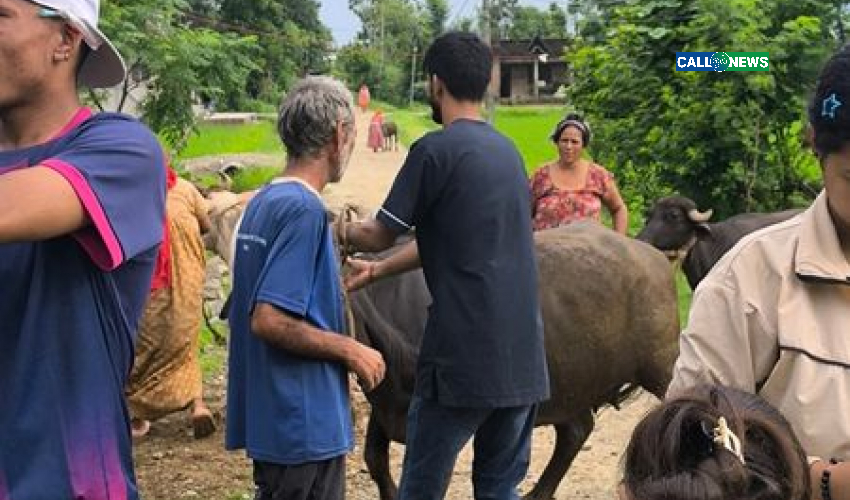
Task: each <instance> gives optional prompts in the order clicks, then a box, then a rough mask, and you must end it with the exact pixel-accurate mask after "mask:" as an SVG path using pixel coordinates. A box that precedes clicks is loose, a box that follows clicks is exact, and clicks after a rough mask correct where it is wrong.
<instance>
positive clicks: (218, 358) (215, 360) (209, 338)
mask: <svg viewBox="0 0 850 500" xmlns="http://www.w3.org/2000/svg"><path fill="white" fill-rule="evenodd" d="M214 325H215V328H216V329H217V330H218V331H219V332H221V333H222V334H223V335H227V323H225V322H222V321H215V322H214ZM200 345H201V356H200V361H201V373H203V376H204V380H208V379H209V378H210V377H213V376H216V375H219V374H221V372H222V370H223V369H224V363H225V361H226V359H227V349H226V346H223V345H220V344H219V343H218V342H216V339H215V336H214V335H213V333H212V332H211V331H210V330H209V328H208V327H207V325H202V326H201V334H200Z"/></svg>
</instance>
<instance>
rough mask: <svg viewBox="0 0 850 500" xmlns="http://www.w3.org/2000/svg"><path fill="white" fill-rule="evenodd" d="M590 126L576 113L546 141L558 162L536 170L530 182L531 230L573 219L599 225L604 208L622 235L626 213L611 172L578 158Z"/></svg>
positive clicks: (555, 225)
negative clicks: (548, 142)
mask: <svg viewBox="0 0 850 500" xmlns="http://www.w3.org/2000/svg"><path fill="white" fill-rule="evenodd" d="M590 135H591V134H590V127H589V126H588V125H587V123H586V122H585V121H584V120H583V119H582V117H581V116H579V115H576V114H569V115H567V116H566V117H565V118H564V119H563V120H561V121H560V122H558V124H557V125H555V130H553V131H552V135H551V136H550V139H551V140H552V142H553V143H555V146H556V147H557V148H558V160H557V161H554V162H550V163H547V164H545V165H543V166H542V167H540V168H538V169H537V171H536V172H535V173H534V175H532V177H531V181H530V188H531V199H532V204H533V206H532V216H533V217H534V230H535V231H540V230H541V229H549V228H553V227H558V226H563V225H566V224H569V223H570V222H574V221H577V220H583V219H590V220H594V221H596V222H601V211H602V206H603V205H604V206H605V208H606V209H608V212H610V214H611V218H612V219H613V223H614V230H615V231H617V232H618V233H620V234H626V230H627V229H628V227H629V213H628V209H627V208H626V204H625V202H623V197H622V196H620V191H619V190H618V189H617V184H616V183H615V182H614V176H613V175H612V174H611V172H609V171H607V170H605V168H604V167H602V166H601V165H597V164H596V163H593V162H592V161H589V160H586V159H584V158H582V151H584V148H586V147H587V146H588V145H589V144H590Z"/></svg>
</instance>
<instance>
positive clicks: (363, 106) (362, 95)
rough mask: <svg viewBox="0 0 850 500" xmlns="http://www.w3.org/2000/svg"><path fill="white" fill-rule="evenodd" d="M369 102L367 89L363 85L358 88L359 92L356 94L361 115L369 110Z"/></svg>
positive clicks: (369, 97)
mask: <svg viewBox="0 0 850 500" xmlns="http://www.w3.org/2000/svg"><path fill="white" fill-rule="evenodd" d="M370 100H371V96H370V94H369V87H367V86H366V84H365V83H364V84H363V85H361V86H360V90H359V91H358V92H357V106H359V107H360V112H361V113H364V114H365V113H366V110H367V109H369V101H370Z"/></svg>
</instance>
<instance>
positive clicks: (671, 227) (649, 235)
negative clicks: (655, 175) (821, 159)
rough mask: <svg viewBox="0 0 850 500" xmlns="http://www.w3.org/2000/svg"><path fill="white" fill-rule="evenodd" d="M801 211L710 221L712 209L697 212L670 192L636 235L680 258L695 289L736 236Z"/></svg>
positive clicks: (681, 198) (731, 245) (740, 236)
mask: <svg viewBox="0 0 850 500" xmlns="http://www.w3.org/2000/svg"><path fill="white" fill-rule="evenodd" d="M801 211H802V210H800V209H794V210H785V211H783V212H775V213H750V214H740V215H735V216H733V217H730V218H728V219H726V220H724V221H722V222H715V223H709V222H708V220H709V218H711V214H712V210H711V209H709V210H706V211H705V212H700V211H699V210H697V205H696V203H694V202H693V200H691V199H690V198H685V197H684V196H670V197H667V198H661V199H660V200H658V201H656V202H655V204H654V205H653V206H652V209H650V211H649V214H648V215H647V220H646V225H645V226H644V227H643V229H642V230H641V232H640V233H639V234H638V235H637V239H639V240H641V241H645V242H647V243H649V244H650V245H652V246H654V247H655V248H657V249H659V250H661V251H663V252H664V253H665V254H667V256H668V257H669V258H670V259H671V260H681V261H682V271H684V273H685V276H686V277H687V278H688V284H689V285H690V286H691V289H696V287H697V285H698V284H699V282H700V281H702V279H703V278H704V277H705V275H706V274H708V272H709V271H710V270H711V268H712V267H713V266H714V263H715V262H717V261H718V260H720V257H722V256H723V254H725V253H726V252H727V251H729V249H731V248H732V247H733V246H735V243H737V242H738V240H740V239H741V238H743V237H744V236H745V235H747V234H749V233H751V232H753V231H755V230H757V229H761V228H763V227H766V226H770V225H771V224H776V223H778V222H782V221H784V220H787V219H790V218H791V217H793V216H795V215H797V214H799V213H800V212H801Z"/></svg>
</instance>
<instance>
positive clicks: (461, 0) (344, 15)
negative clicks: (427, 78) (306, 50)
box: [318, 0, 564, 45]
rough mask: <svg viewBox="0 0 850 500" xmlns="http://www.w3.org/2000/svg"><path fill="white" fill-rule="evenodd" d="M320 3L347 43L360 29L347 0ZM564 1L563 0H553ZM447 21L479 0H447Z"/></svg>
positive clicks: (533, 0) (526, 1)
mask: <svg viewBox="0 0 850 500" xmlns="http://www.w3.org/2000/svg"><path fill="white" fill-rule="evenodd" d="M318 1H319V3H320V4H321V8H320V10H319V16H320V18H321V20H322V22H323V23H325V26H327V27H328V28H329V29H330V30H331V33H333V37H334V41H335V42H336V44H337V45H345V44H347V43H349V42H350V41H351V40H352V39H354V36H355V35H356V34H357V32H358V31H359V30H360V20H359V19H357V16H355V15H354V13H353V12H351V10H349V9H348V0H318ZM555 1H558V2H564V0H555ZM448 2H449V17H448V18H449V23H451V22H453V21H455V20H457V19H459V18H463V17H472V16H473V15H475V12H476V7H477V6H478V5H480V4H481V0H448ZM551 2H552V0H520V3H521V4H523V5H533V6H535V7H539V8H545V7H546V6H548V5H549V4H550V3H551Z"/></svg>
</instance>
